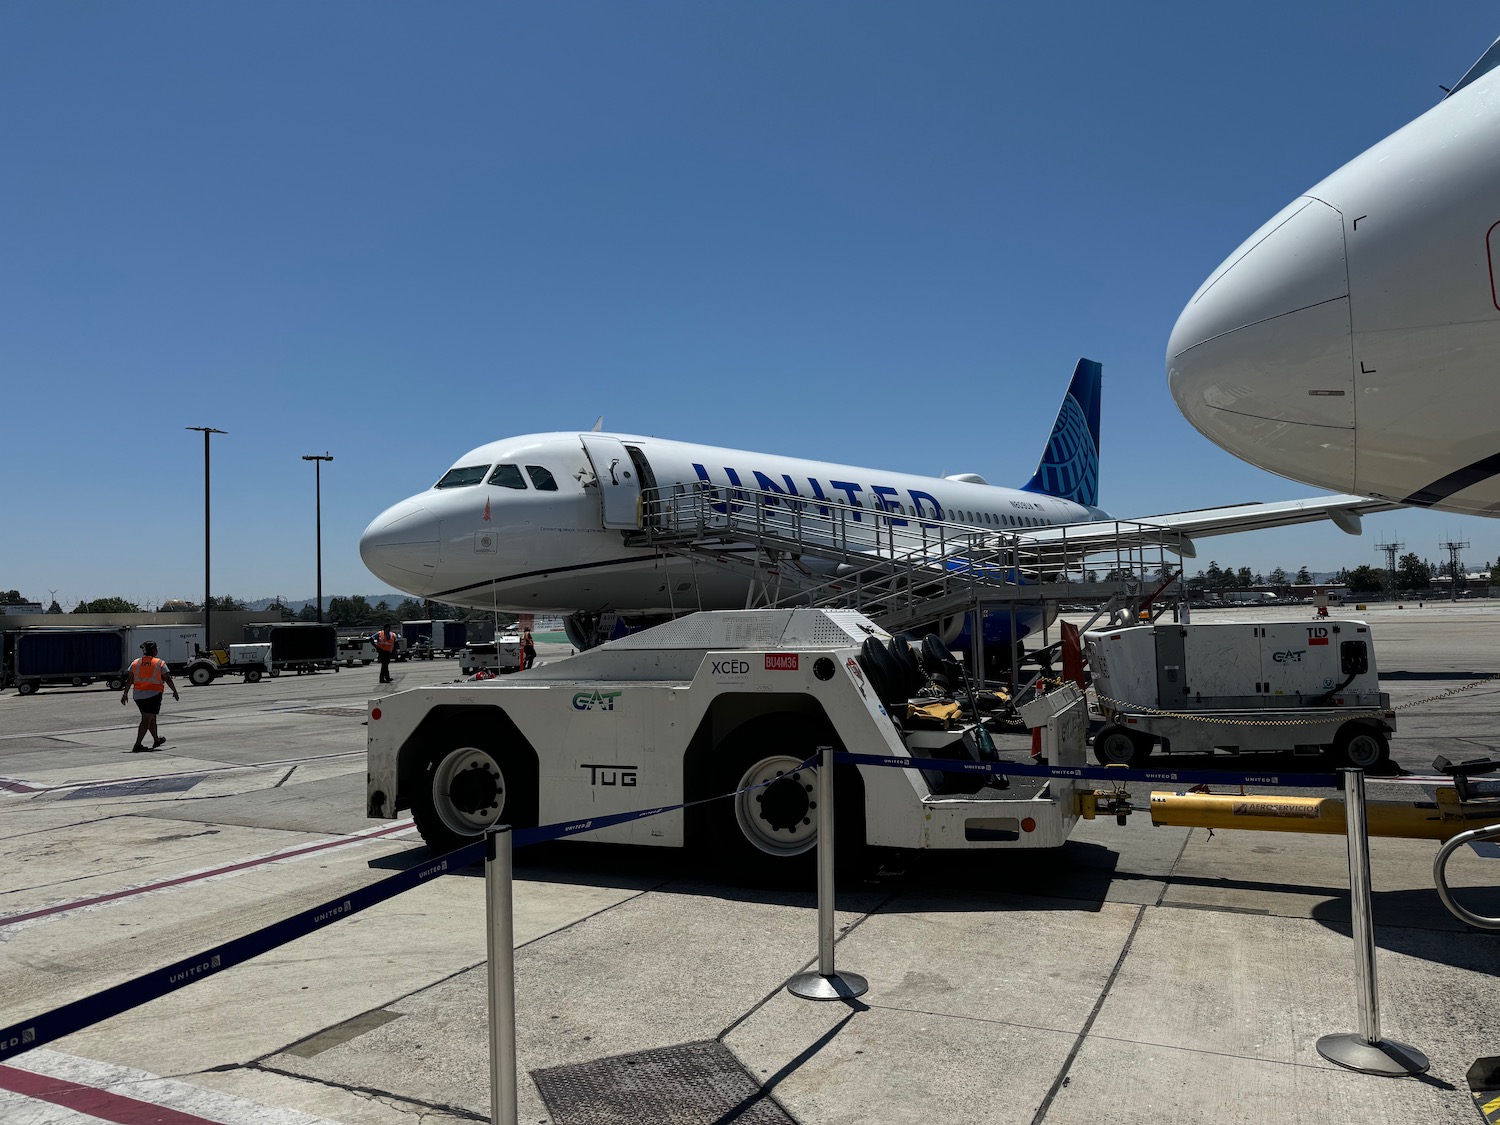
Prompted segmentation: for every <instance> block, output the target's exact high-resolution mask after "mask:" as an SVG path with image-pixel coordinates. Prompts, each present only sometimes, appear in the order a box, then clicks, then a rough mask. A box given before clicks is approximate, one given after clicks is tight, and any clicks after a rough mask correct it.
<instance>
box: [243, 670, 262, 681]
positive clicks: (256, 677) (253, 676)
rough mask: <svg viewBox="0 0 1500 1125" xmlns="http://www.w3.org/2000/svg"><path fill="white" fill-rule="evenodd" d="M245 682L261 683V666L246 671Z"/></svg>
mask: <svg viewBox="0 0 1500 1125" xmlns="http://www.w3.org/2000/svg"><path fill="white" fill-rule="evenodd" d="M245 682H246V683H247V684H258V683H260V669H259V668H251V669H250V671H248V672H246V673H245Z"/></svg>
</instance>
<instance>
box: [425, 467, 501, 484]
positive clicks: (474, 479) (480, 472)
mask: <svg viewBox="0 0 1500 1125" xmlns="http://www.w3.org/2000/svg"><path fill="white" fill-rule="evenodd" d="M489 471H490V467H489V466H488V465H463V466H461V467H460V468H457V469H449V470H448V471H447V472H446V473H444V474H443V479H442V480H440V481H438V482H437V484H435V485H433V486H432V487H433V488H468V487H469V485H471V484H478V483H479V482H480V481H482V480H483V479H484V474H485V473H487V472H489Z"/></svg>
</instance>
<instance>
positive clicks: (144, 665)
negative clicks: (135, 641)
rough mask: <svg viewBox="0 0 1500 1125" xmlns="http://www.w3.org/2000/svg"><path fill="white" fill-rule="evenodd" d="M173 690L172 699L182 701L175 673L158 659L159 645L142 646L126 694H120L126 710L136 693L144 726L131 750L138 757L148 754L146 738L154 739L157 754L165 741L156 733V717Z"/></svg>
mask: <svg viewBox="0 0 1500 1125" xmlns="http://www.w3.org/2000/svg"><path fill="white" fill-rule="evenodd" d="M167 689H170V690H171V692H172V698H173V699H180V698H181V697H180V696H179V695H178V694H177V685H176V684H175V683H174V682H173V681H172V673H171V671H170V670H169V669H168V668H167V662H166V661H165V660H163V659H161V658H160V657H159V656H157V655H156V642H155V641H146V642H144V643H143V644H142V645H141V656H140V659H138V660H136V661H134V662H132V663H131V665H130V671H129V672H127V673H126V675H125V690H124V691H122V692H121V693H120V706H121V707H123V706H125V704H126V703H128V702H129V701H130V695H131V692H132V691H133V692H134V693H135V705H136V706H137V707H139V708H140V711H141V722H140V726H138V727H136V731H135V745H134V746H132V747H131V748H130V752H131V753H132V754H139V753H140V752H141V751H143V750H145V749H146V748H147V747H146V735H148V734H149V735H150V736H151V747H150V748H151V749H152V750H155V749H157V748H158V747H159V746H161V744H162V743H163V742H165V741H166V739H165V738H163V737H162V736H161V734H160V732H159V731H158V730H157V729H156V716H157V715H159V714H161V697H162V696H163V695H165V694H166V690H167Z"/></svg>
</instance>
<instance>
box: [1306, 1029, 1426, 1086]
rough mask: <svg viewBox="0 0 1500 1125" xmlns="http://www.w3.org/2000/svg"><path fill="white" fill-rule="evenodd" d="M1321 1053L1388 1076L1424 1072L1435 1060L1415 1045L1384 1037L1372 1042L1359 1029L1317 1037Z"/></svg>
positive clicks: (1342, 1063)
mask: <svg viewBox="0 0 1500 1125" xmlns="http://www.w3.org/2000/svg"><path fill="white" fill-rule="evenodd" d="M1318 1054H1320V1055H1322V1056H1323V1057H1324V1058H1325V1059H1327V1060H1328V1061H1329V1062H1331V1063H1338V1065H1339V1066H1346V1067H1348V1068H1349V1069H1350V1070H1357V1071H1359V1072H1360V1073H1361V1074H1379V1075H1384V1076H1385V1077H1387V1078H1407V1077H1410V1076H1411V1075H1413V1074H1425V1073H1426V1072H1427V1068H1428V1067H1429V1066H1431V1065H1432V1064H1431V1063H1429V1062H1428V1061H1427V1056H1426V1055H1424V1054H1423V1053H1422V1052H1421V1051H1419V1050H1417V1049H1416V1048H1415V1047H1409V1046H1407V1045H1406V1044H1405V1043H1397V1042H1396V1041H1395V1040H1394V1039H1382V1040H1380V1041H1379V1042H1378V1043H1371V1042H1370V1041H1369V1040H1368V1039H1366V1038H1365V1037H1364V1036H1363V1035H1360V1034H1358V1033H1357V1032H1355V1033H1351V1034H1349V1035H1325V1036H1323V1037H1322V1038H1321V1039H1319V1040H1318Z"/></svg>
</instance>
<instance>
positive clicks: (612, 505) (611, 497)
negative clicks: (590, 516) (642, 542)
mask: <svg viewBox="0 0 1500 1125" xmlns="http://www.w3.org/2000/svg"><path fill="white" fill-rule="evenodd" d="M580 436H581V437H582V439H583V450H584V452H585V453H587V454H588V455H589V463H590V464H592V465H593V467H594V477H595V478H596V480H597V482H598V485H599V495H600V497H601V498H602V499H603V503H604V526H605V527H619V528H627V527H629V528H634V527H639V526H640V518H639V515H638V513H639V511H640V501H641V482H640V480H639V479H638V478H637V476H636V471H635V464H634V463H633V462H632V461H631V460H630V451H629V450H627V449H626V448H625V444H624V442H622V441H620V440H619V438H612V437H606V436H605V435H604V434H581V435H580Z"/></svg>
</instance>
